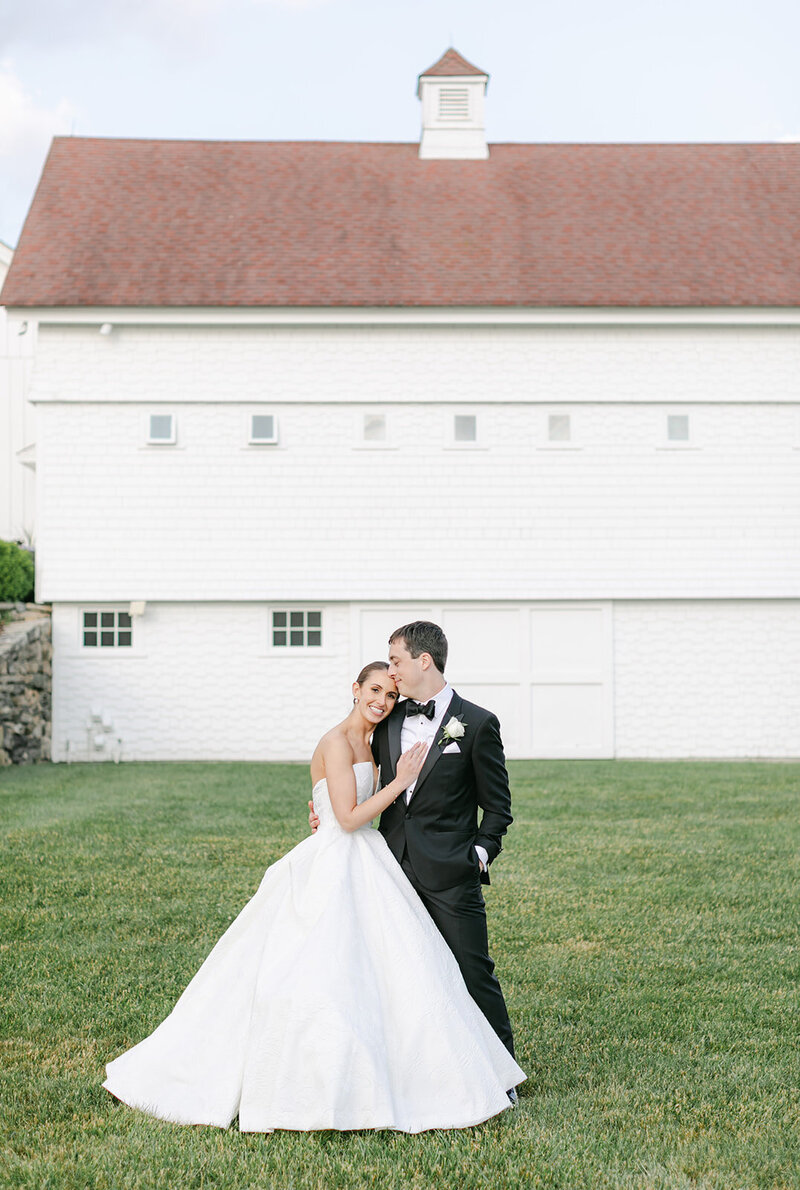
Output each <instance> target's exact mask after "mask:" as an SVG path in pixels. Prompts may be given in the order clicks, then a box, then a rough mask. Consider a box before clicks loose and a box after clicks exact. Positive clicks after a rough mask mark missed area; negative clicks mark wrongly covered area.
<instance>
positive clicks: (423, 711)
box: [406, 698, 436, 719]
mask: <svg viewBox="0 0 800 1190" xmlns="http://www.w3.org/2000/svg"><path fill="white" fill-rule="evenodd" d="M435 714H436V702H435V700H434V699H431V700H430V702H414V699H413V698H409V699H407V700H406V717H408V716H409V715H424V716H425V718H426V719H432V718H433V717H434V715H435Z"/></svg>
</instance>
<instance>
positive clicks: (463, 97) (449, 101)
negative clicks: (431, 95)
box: [439, 87, 469, 120]
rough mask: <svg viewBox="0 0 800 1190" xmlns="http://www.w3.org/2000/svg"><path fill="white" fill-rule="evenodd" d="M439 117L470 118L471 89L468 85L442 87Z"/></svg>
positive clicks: (450, 118)
mask: <svg viewBox="0 0 800 1190" xmlns="http://www.w3.org/2000/svg"><path fill="white" fill-rule="evenodd" d="M439 119H440V120H468V119H469V90H468V89H467V88H466V87H442V88H441V89H440V91H439Z"/></svg>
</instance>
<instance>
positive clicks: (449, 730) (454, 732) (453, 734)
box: [437, 715, 467, 744]
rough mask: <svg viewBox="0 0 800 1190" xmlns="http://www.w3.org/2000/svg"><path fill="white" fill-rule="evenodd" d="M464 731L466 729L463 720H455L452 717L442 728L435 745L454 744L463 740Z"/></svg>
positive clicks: (454, 717)
mask: <svg viewBox="0 0 800 1190" xmlns="http://www.w3.org/2000/svg"><path fill="white" fill-rule="evenodd" d="M466 730H467V727H466V724H465V723H464V722H463V720H462V719H457V718H456V716H455V715H453V716H452V717H451V718H450V719H448V721H447V723H445V725H444V727H443V728H442V735H441V739H440V740H438V741H437V743H439V744H445V743H455V741H456V740H460V739H462V738H463V736H464V732H465V731H466Z"/></svg>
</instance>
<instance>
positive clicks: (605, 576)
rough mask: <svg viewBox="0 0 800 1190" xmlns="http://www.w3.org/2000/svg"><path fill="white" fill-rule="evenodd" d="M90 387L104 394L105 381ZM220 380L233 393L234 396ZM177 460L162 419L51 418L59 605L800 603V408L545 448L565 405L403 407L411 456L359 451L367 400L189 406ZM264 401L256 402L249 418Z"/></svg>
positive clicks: (67, 410)
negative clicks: (454, 414) (472, 426)
mask: <svg viewBox="0 0 800 1190" xmlns="http://www.w3.org/2000/svg"><path fill="white" fill-rule="evenodd" d="M88 385H89V380H88V379H87V387H88ZM220 385H221V387H222V380H221V381H220ZM172 407H173V408H174V409H175V411H176V416H177V434H178V440H177V445H176V446H175V447H174V448H173V447H166V446H154V447H147V446H145V437H146V429H145V416H144V415H145V413H146V412H147V411H148V409H150V408H152V406H151V405H149V404H142V405H141V406H139V405H134V404H123V405H114V404H108V403H98V404H88V403H83V404H77V403H76V404H74V405H69V404H52V405H40V406H39V421H40V428H39V442H38V444H37V451H38V457H39V469H40V483H41V488H40V502H41V511H40V519H39V545H40V547H41V548H40V553H39V571H38V573H39V585H38V593H39V598H42V599H47V600H56V601H64V600H75V599H86V598H88V599H132V598H139V599H140V598H147V599H157V600H175V599H177V600H182V601H185V600H191V599H214V600H229V599H250V600H252V599H256V600H259V599H264V598H289V599H301V598H316V599H326V600H330V599H345V600H349V599H386V598H399V599H403V600H408V599H413V600H425V599H430V598H436V599H439V600H442V599H447V600H450V599H459V598H463V599H467V600H475V599H479V600H485V599H489V600H497V599H512V600H518V599H532V598H534V599H565V598H575V599H584V598H590V599H608V598H622V597H635V598H641V597H650V598H664V597H667V596H675V597H683V598H687V597H721V598H726V597H765V596H771V597H787V596H794V595H796V594H797V593H798V591H800V550H798V549H797V541H798V536H799V535H800V452H798V450H797V449H796V447H797V409H796V408H795V407H793V406H791V405H775V404H773V405H764V404H753V405H744V404H739V405H722V404H714V405H712V404H699V405H696V406H692V407H691V413H690V419H691V426H692V433H693V439H692V441H691V442H690V444H689V445H690V449H684V448H683V447H682V446H678V447H677V448H675V449H670V448H668V447H667V445H666V438H665V434H666V418H667V414H668V412H669V411H670V409H672V408H673V406H671V405H667V404H664V405H658V406H655V405H641V404H633V405H608V404H606V405H594V406H593V405H588V404H578V403H576V406H575V408H574V421H575V429H576V434H578V435H579V439H578V440H579V442H580V447H581V448H580V449H576V450H558V449H552V448H551V447H549V446H548V445H547V441H546V426H547V418H546V411H547V407H545V406H536V405H532V404H528V405H525V404H511V403H501V402H499V401H498V402H497V403H494V404H490V403H488V402H486V401H481V402H480V403H476V404H475V405H474V406H472V408H473V409H474V410H475V411H476V412H477V416H478V418H479V424H480V427H481V436H482V444H483V448H482V449H480V448H479V449H475V448H471V447H467V448H464V449H453V448H450V449H449V448H448V445H447V443H448V429H449V425H450V421H451V412H450V411H448V410H447V409H445V408H443V407H442V406H437V405H436V404H433V403H432V404H429V405H410V404H404V405H401V404H396V403H389V402H385V403H384V404H383V405H382V408H383V409H384V410H385V411H386V413H387V418H388V419H389V420H388V425H389V428H390V434H391V443H392V444H393V445H394V447H395V449H393V450H386V449H377V450H374V451H369V450H364V449H354V447H355V446H356V445H357V444H359V445H360V443H358V440H357V435H356V428H355V420H356V419H355V413H354V409H355V407H354V406H353V405H352V404H341V405H338V404H315V405H311V404H302V405H301V404H294V405H291V406H290V405H283V404H281V403H279V402H270V403H269V405H268V408H269V410H270V411H274V412H276V413H277V415H278V418H279V424H280V443H279V445H278V446H277V447H248V446H247V445H246V419H245V416H244V414H245V412H246V409H243V408H242V407H239V406H236V405H230V404H207V405H199V404H183V403H179V402H175V404H174V406H172ZM247 408H251V407H247Z"/></svg>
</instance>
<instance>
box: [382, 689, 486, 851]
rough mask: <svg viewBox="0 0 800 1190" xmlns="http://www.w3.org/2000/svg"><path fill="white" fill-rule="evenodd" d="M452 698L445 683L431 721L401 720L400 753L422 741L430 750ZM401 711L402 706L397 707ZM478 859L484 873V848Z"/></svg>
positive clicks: (408, 797)
mask: <svg viewBox="0 0 800 1190" xmlns="http://www.w3.org/2000/svg"><path fill="white" fill-rule="evenodd" d="M452 698H453V687H452V686H449V685H448V684H447V682H445V684H444V686H442V688H441V690H440V691H439V692H438V694H434V696H433V702H434V705H435V708H436V710H435V712H434V716H433V718H432V719H426V718H425V716H424V715H408V716H407V717H406V718H405V719H404V720H403V726H402V728H401V730H400V751H401V752H408V750H409V748H413V746H414V744H417V743H419V742H420V740H421V741H422V743H423V744H427V745H428V748H429V749H430V748H432V747H433V746H434V743H435V741H436V737H437V736H438V734H439V729H440V728H441V726H442V724H443V723H444V721H445V717H446V715H447V709H448V707H449V706H450V703H451V701H452ZM398 710H402V706H401V707H398ZM416 784H417V783H416V781H412V782H411V784H410V785H409V787H408V789H407V790H406V792H405V799H406V805H408V803H409V802H410V801H411V798H412V796H413V794H414V788H415V786H416ZM475 851H476V854H477V856H478V859H479V860H480V861H481V864H482V865H483V869H484V871H485V870H486V868H487V867H488V866H489V853H488V852H487V851H486V848H485V847H477V846H476V848H475Z"/></svg>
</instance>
